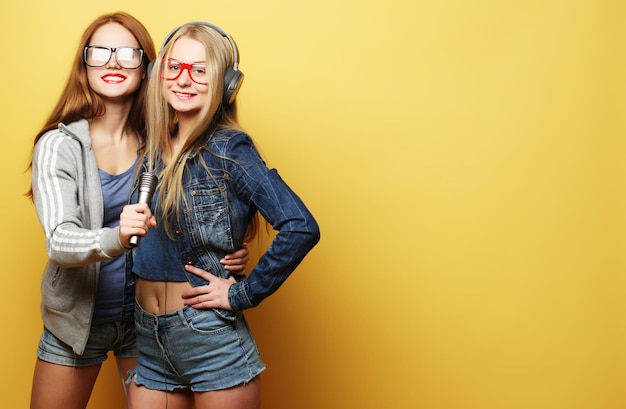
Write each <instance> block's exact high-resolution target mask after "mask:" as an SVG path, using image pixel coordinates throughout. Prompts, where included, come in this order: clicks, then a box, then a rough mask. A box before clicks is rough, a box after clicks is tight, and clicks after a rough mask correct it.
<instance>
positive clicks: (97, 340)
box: [37, 311, 139, 367]
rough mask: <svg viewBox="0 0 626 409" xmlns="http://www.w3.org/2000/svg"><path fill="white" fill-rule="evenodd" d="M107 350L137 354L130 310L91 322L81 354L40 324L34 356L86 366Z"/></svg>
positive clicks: (120, 354)
mask: <svg viewBox="0 0 626 409" xmlns="http://www.w3.org/2000/svg"><path fill="white" fill-rule="evenodd" d="M109 351H113V353H114V354H115V356H117V357H120V358H136V357H137V355H139V352H138V350H137V345H136V342H135V322H134V319H133V315H132V311H129V312H125V313H124V314H123V317H122V319H120V320H116V321H107V322H103V323H100V324H94V325H92V326H91V329H90V330H89V339H88V340H87V345H86V347H85V352H84V353H83V354H82V355H77V354H76V353H75V352H74V351H73V350H72V347H71V346H69V345H67V344H66V343H64V342H63V341H61V340H60V339H58V338H57V337H55V336H54V335H53V334H52V333H51V332H50V331H48V329H47V328H44V330H43V334H42V335H41V339H40V340H39V347H38V348H37V357H39V359H41V360H42V361H46V362H51V363H53V364H58V365H65V366H74V367H78V366H89V365H96V364H101V363H102V362H104V361H105V360H106V359H107V355H108V353H109Z"/></svg>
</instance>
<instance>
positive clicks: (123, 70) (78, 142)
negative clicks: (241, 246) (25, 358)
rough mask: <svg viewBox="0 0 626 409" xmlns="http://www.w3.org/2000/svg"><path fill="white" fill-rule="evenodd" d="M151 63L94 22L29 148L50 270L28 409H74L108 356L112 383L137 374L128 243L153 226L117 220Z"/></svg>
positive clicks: (119, 31)
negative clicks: (113, 364)
mask: <svg viewBox="0 0 626 409" xmlns="http://www.w3.org/2000/svg"><path fill="white" fill-rule="evenodd" d="M155 54H156V52H155V49H154V44H153V42H152V40H151V38H150V35H149V33H148V31H147V30H146V29H145V27H144V26H143V25H142V24H141V23H140V22H139V21H138V20H137V19H135V18H134V17H132V16H130V15H129V14H127V13H122V12H118V13H111V14H105V15H102V16H100V17H98V18H96V19H95V20H94V21H93V22H92V23H91V24H90V25H89V26H88V27H87V29H86V30H85V32H84V34H83V36H82V38H81V40H80V43H79V47H78V50H77V53H76V56H75V58H74V62H73V64H72V69H71V73H70V76H69V79H68V81H67V84H66V86H65V89H64V91H63V93H62V95H61V97H60V98H59V100H58V102H57V104H56V106H55V108H54V109H53V111H52V113H51V115H50V117H49V118H48V120H47V121H46V123H45V125H44V127H43V129H42V130H41V131H40V132H39V133H38V134H37V136H36V138H35V146H34V151H33V156H32V162H31V168H32V188H31V191H30V192H29V194H28V195H29V196H30V197H31V198H32V199H33V201H34V203H35V207H36V210H37V214H38V216H39V219H40V221H41V224H42V227H43V230H44V232H45V237H46V248H47V252H48V256H49V260H48V263H47V265H46V267H45V270H44V273H43V278H42V283H41V295H42V304H41V312H42V318H43V324H44V330H43V334H42V336H41V339H40V342H39V347H38V351H37V357H38V359H37V362H36V366H35V373H34V377H33V385H32V392H31V408H32V409H39V408H42V409H43V408H45V409H55V408H59V409H84V408H85V407H86V406H87V402H88V400H89V397H90V395H91V391H92V389H93V386H94V384H95V382H96V378H97V376H98V373H99V371H100V367H101V365H102V362H103V361H104V360H105V359H106V358H107V354H108V352H109V351H113V353H114V354H115V356H116V358H117V363H118V367H119V370H120V376H122V377H126V373H127V372H128V371H129V370H131V369H133V368H134V366H135V361H136V357H137V347H136V343H135V331H134V320H133V308H134V291H135V288H134V277H133V276H132V274H131V270H130V268H131V265H132V258H131V253H130V252H129V251H128V249H129V248H130V244H129V239H130V237H131V236H133V235H138V236H144V235H145V234H146V233H147V232H148V231H149V229H150V228H151V227H154V224H155V221H154V218H153V217H152V214H151V212H150V209H149V208H148V206H147V205H141V204H135V205H129V206H126V208H125V209H124V216H123V217H122V218H121V219H120V213H121V212H122V209H123V208H124V206H125V205H126V204H127V203H128V202H129V197H130V194H131V188H132V186H133V183H134V180H135V177H136V173H137V171H136V169H137V166H138V164H140V163H141V158H142V154H141V152H142V150H143V144H144V142H145V141H144V134H145V115H144V102H145V86H146V82H145V78H146V68H147V65H148V62H149V61H151V60H154V58H155ZM246 259H247V251H245V250H244V251H243V252H242V253H238V254H237V255H235V256H233V257H232V259H231V260H229V261H225V263H226V264H228V266H227V267H225V268H232V269H233V271H235V272H241V270H242V266H243V263H245V260H246ZM232 263H234V266H233V265H231V264H232Z"/></svg>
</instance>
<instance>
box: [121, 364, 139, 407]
mask: <svg viewBox="0 0 626 409" xmlns="http://www.w3.org/2000/svg"><path fill="white" fill-rule="evenodd" d="M136 364H137V358H117V368H118V370H119V371H120V379H121V380H122V389H123V390H124V396H125V397H126V407H127V408H128V386H127V385H126V379H127V378H128V371H130V370H133V369H135V365H136Z"/></svg>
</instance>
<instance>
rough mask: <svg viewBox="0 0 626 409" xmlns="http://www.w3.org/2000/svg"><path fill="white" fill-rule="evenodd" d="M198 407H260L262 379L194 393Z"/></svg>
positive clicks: (204, 408) (232, 408) (240, 408)
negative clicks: (217, 389)
mask: <svg viewBox="0 0 626 409" xmlns="http://www.w3.org/2000/svg"><path fill="white" fill-rule="evenodd" d="M194 401H195V403H196V407H197V409H259V408H260V407H261V380H260V379H259V377H258V376H257V377H256V378H254V379H253V380H252V381H250V382H248V383H246V384H242V385H237V386H235V387H232V388H228V389H223V390H219V391H211V392H201V393H194Z"/></svg>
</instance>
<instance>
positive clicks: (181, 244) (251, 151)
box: [136, 130, 320, 312]
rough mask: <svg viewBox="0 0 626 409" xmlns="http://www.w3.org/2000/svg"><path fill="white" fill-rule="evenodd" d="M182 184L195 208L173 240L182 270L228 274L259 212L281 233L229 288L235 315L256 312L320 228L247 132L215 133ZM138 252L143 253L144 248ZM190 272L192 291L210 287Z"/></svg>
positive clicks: (315, 239)
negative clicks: (225, 262) (228, 262)
mask: <svg viewBox="0 0 626 409" xmlns="http://www.w3.org/2000/svg"><path fill="white" fill-rule="evenodd" d="M202 162H204V163H205V164H206V167H205V166H204V165H203V164H202ZM207 169H208V170H209V171H207ZM183 182H184V188H183V190H184V192H185V193H184V194H185V196H186V197H185V199H186V203H187V204H188V206H189V207H190V209H186V210H185V211H183V212H181V213H182V216H181V219H182V220H181V223H180V224H181V225H180V226H174V228H173V229H172V230H173V231H174V232H175V235H176V236H177V237H176V240H173V241H172V242H171V244H173V245H174V247H175V253H176V254H177V256H178V260H179V262H180V264H181V267H182V266H183V265H185V264H191V265H194V266H196V267H199V268H201V269H203V270H206V271H209V272H210V273H211V274H214V275H216V276H219V277H222V278H226V277H228V276H229V275H230V272H229V271H227V270H226V269H224V267H223V266H222V264H221V263H220V260H221V259H222V258H223V257H224V256H225V255H226V254H229V253H233V252H234V251H236V250H238V249H240V248H241V246H242V244H243V240H244V235H245V233H246V230H247V227H248V224H249V222H250V221H251V220H252V217H253V216H254V214H255V213H256V211H257V210H258V211H259V212H260V214H261V215H262V216H263V218H265V220H267V222H269V223H270V224H271V225H272V227H273V228H274V229H275V230H277V231H278V234H277V235H276V236H275V238H274V239H273V241H272V243H271V245H270V246H269V248H268V249H267V251H266V252H265V253H264V254H263V255H262V256H261V257H260V259H259V261H258V263H257V265H256V266H255V267H254V268H253V269H252V271H251V272H250V274H249V275H248V276H246V277H237V280H238V281H237V282H236V283H234V284H233V285H232V286H231V287H230V289H229V294H228V295H229V302H230V305H231V308H232V309H233V311H235V312H237V311H241V310H244V309H247V308H252V307H255V306H257V305H259V303H261V301H263V300H264V299H265V298H267V297H268V296H269V295H271V294H272V293H274V292H275V291H276V290H277V289H278V288H279V287H280V286H281V284H282V283H283V282H284V281H285V280H286V279H287V277H288V276H289V275H290V274H291V273H292V272H293V271H294V270H295V268H296V267H297V266H298V264H300V262H301V261H302V260H303V259H304V257H305V256H306V254H307V253H308V252H309V251H310V250H311V249H312V248H313V247H314V246H315V245H316V244H317V242H318V241H319V239H320V231H319V226H318V224H317V222H316V221H315V219H314V218H313V216H312V215H311V213H310V212H309V210H308V209H307V208H306V206H305V205H304V203H303V202H302V200H300V198H299V197H298V196H297V195H296V194H295V193H294V192H293V191H292V190H291V189H290V188H289V186H287V184H286V183H285V182H284V181H283V180H282V179H281V177H280V176H279V174H278V172H277V171H276V170H275V169H268V168H267V166H266V165H265V162H264V161H263V160H262V159H261V157H260V155H259V153H258V152H257V150H256V148H255V147H254V144H253V142H252V140H251V138H250V137H249V136H248V135H246V134H245V133H243V132H241V131H235V130H227V131H219V132H216V133H215V134H214V135H212V136H211V138H210V139H209V142H208V143H207V146H206V147H205V148H203V149H200V150H199V151H197V152H194V153H193V154H192V155H191V156H190V157H189V159H188V161H187V163H186V165H185V170H184V175H183ZM180 206H186V205H185V204H184V203H181V204H180ZM187 210H189V211H187ZM156 217H157V219H158V218H159V213H158V210H157V211H156ZM163 222H164V221H160V223H163ZM158 223H159V221H157V224H158ZM157 228H158V226H157ZM136 251H137V252H141V246H139V247H138V248H137V250H136ZM185 274H186V276H187V279H188V281H189V282H190V283H191V284H192V285H193V286H201V285H206V284H207V282H206V281H205V280H203V279H202V278H200V277H198V276H196V275H195V274H192V273H188V272H186V271H185Z"/></svg>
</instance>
